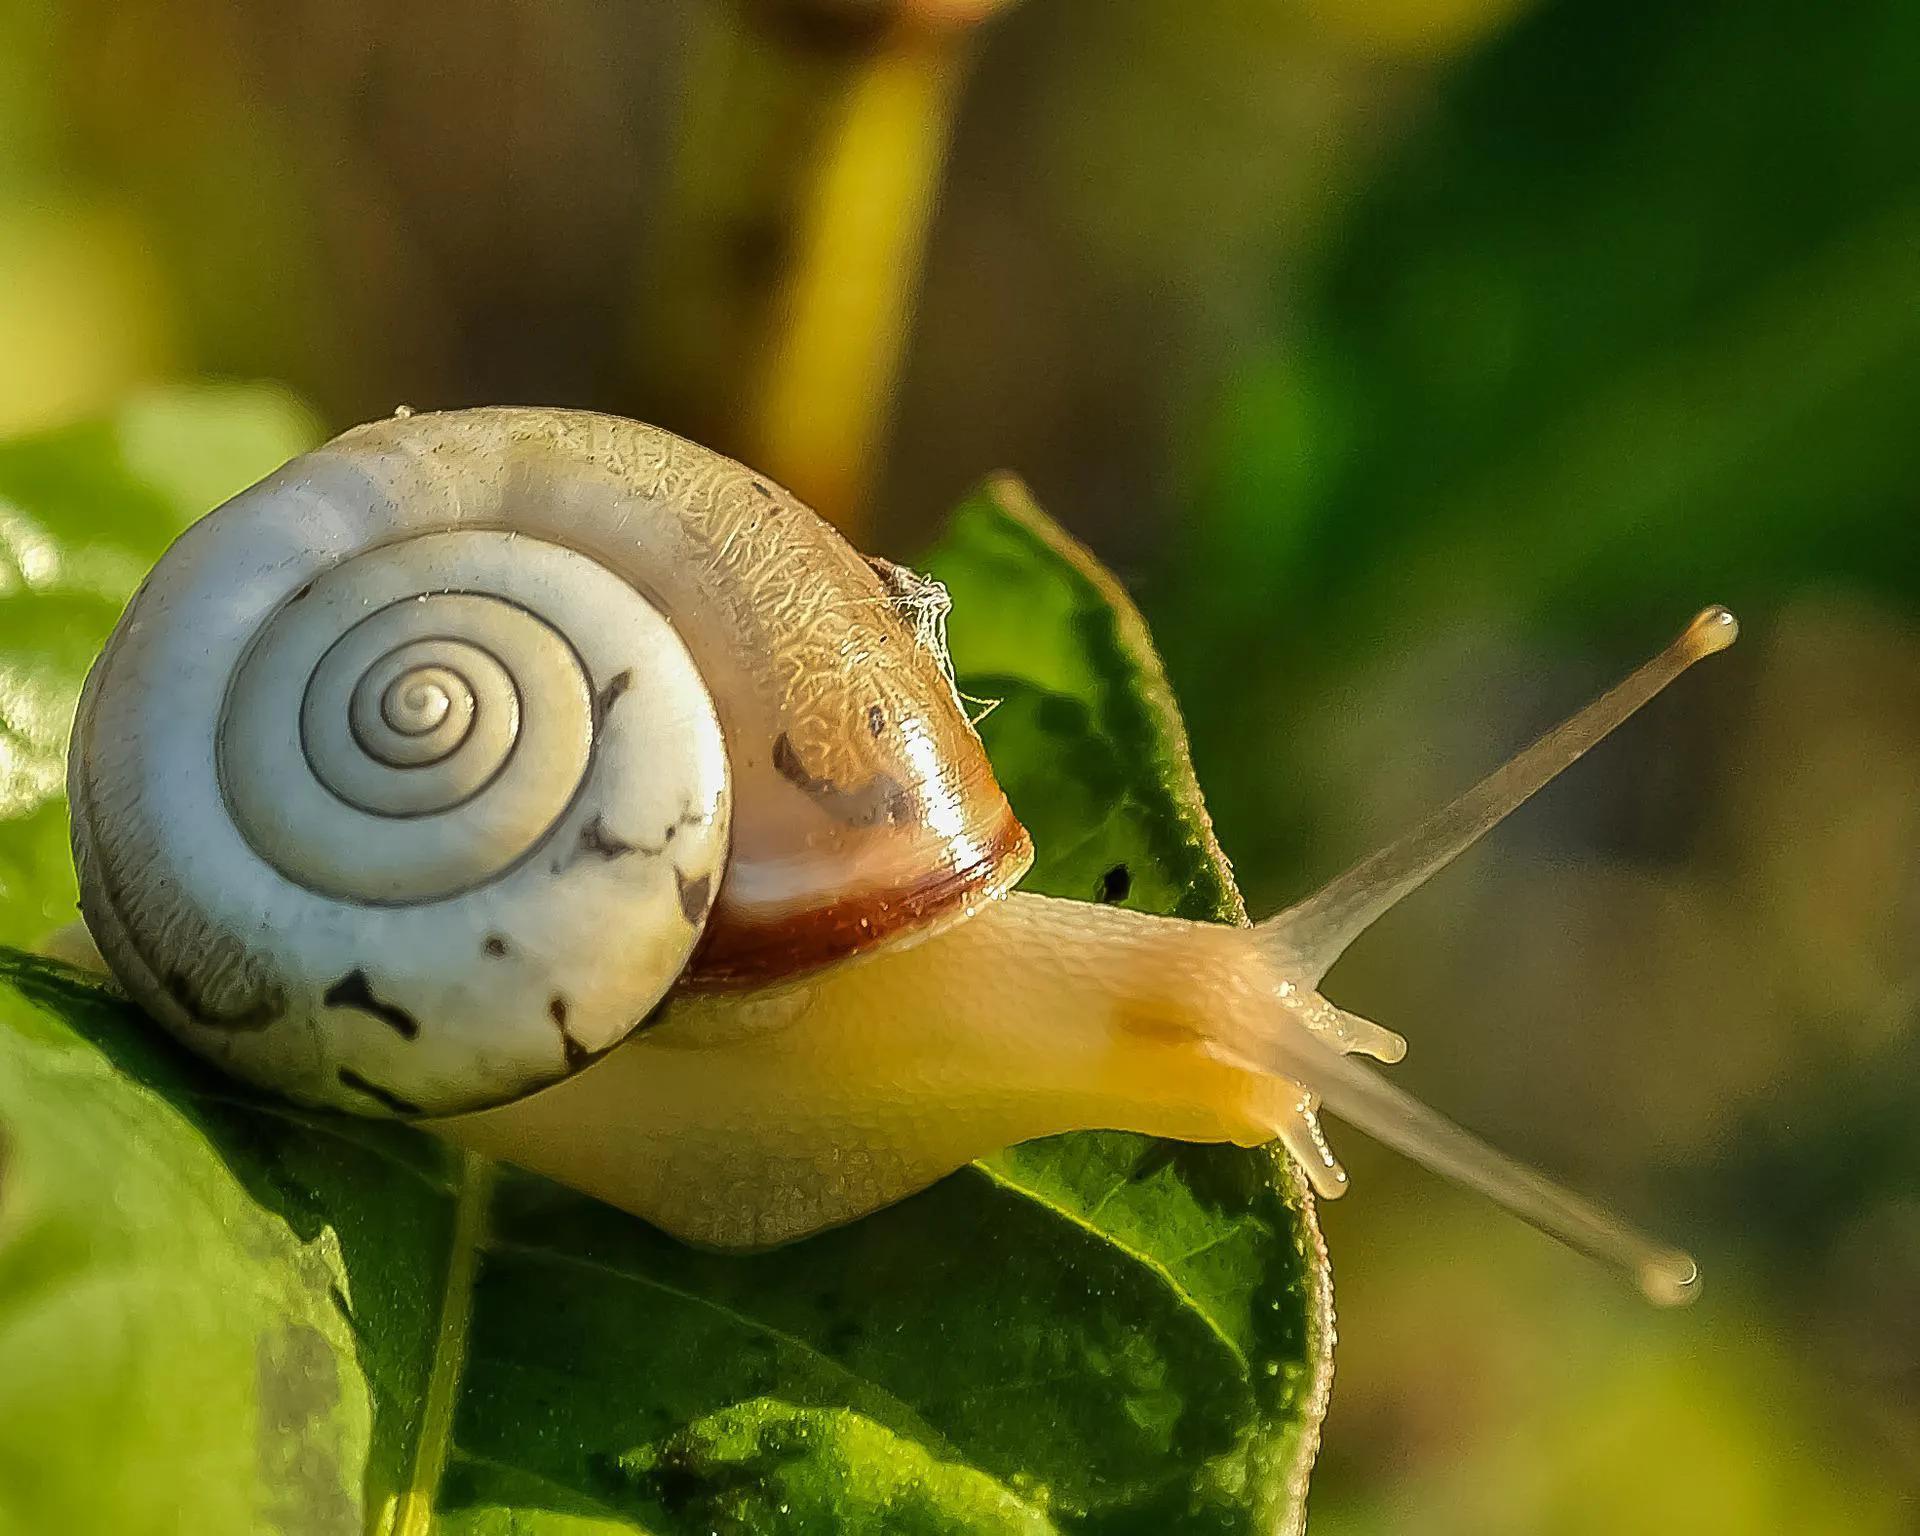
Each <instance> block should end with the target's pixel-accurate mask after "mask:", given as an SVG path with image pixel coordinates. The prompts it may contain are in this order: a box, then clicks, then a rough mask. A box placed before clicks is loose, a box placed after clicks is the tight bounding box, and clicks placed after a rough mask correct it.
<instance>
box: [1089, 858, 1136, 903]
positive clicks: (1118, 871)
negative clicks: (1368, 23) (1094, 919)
mask: <svg viewBox="0 0 1920 1536" xmlns="http://www.w3.org/2000/svg"><path fill="white" fill-rule="evenodd" d="M1132 889H1133V871H1132V870H1130V869H1128V868H1127V866H1126V865H1124V864H1116V865H1114V866H1113V868H1112V869H1110V870H1108V871H1107V872H1106V873H1105V874H1104V875H1102V876H1101V877H1100V890H1099V893H1098V894H1097V895H1096V896H1095V897H1094V899H1095V900H1096V901H1098V902H1099V903H1100V904H1101V905H1102V906H1109V907H1110V906H1112V905H1113V904H1114V903H1115V902H1116V901H1125V900H1126V899H1127V894H1128V893H1129V892H1130V891H1132Z"/></svg>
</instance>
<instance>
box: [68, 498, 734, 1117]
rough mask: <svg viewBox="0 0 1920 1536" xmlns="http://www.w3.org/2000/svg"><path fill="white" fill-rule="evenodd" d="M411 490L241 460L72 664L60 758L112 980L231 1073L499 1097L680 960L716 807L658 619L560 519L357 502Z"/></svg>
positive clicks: (702, 899)
mask: <svg viewBox="0 0 1920 1536" xmlns="http://www.w3.org/2000/svg"><path fill="white" fill-rule="evenodd" d="M418 490H419V486H418V485H417V484H411V483H409V482H408V481H407V480H406V479H405V478H404V477H401V478H398V479H389V478H387V477H383V476H377V475H373V476H369V477H367V478H366V479H365V480H364V481H362V482H360V483H359V484H357V485H354V484H351V483H349V484H346V485H341V484H334V485H330V486H325V487H324V488H322V487H319V486H313V485H302V484H300V483H298V482H296V483H294V484H291V485H289V484H286V483H281V484H278V485H276V484H275V483H274V482H271V481H270V482H267V483H266V484H265V485H264V486H262V487H257V488H256V489H255V490H254V491H252V492H249V493H247V494H246V495H244V496H242V497H241V498H239V499H237V500H236V501H235V502H233V503H230V504H229V505H228V506H227V507H226V508H224V509H222V510H221V511H220V512H218V513H216V514H214V515H213V516H211V517H210V518H208V519H206V520H204V521H203V522H202V523H201V524H199V525H196V527H195V528H194V529H193V530H191V531H190V533H189V534H188V536H187V537H186V538H185V539H183V540H182V541H181V543H180V544H179V545H178V546H176V549H175V551H174V552H172V553H170V554H169V556H168V557H167V558H166V560H164V561H163V562H162V564H161V566H160V567H159V568H158V569H157V570H156V572H155V574H154V576H153V577H152V578H151V579H150V580H149V582H148V584H147V586H146V587H145V588H143V590H142V592H141V594H140V596H139V597H138V598H137V599H136V600H135V603H134V604H133V606H132V608H131V609H130V610H129V612H128V614H127V616H126V618H125V619H124V620H123V621H122V624H121V627H120V629H119V630H117V631H116V633H115V637H114V639H113V641H112V642H111V643H110V644H109V646H108V649H107V651H106V652H105V653H104V654H103V656H102V658H101V660H100V662H99V663H98V665H97V666H96V668H95V671H94V673H93V676H92V677H91V678H90V679H89V683H88V688H87V692H86V695H85V697H84V698H83V700H82V704H81V710H80V718H79V720H78V721H77V723H76V737H75V745H76V750H75V753H74V760H73V765H72V769H71V779H72V787H73V801H74V812H75V814H74V840H75V848H76V853H77V858H78V864H79V867H80V869H81V874H82V902H83V907H84V909H85V911H86V913H87V917H88V922H89V925H90V926H91V927H92V928H93V930H94V932H95V935H96V937H97V939H98V940H99V942H100V944H101V948H102V951H103V953H104V954H105V955H106V957H107V959H108V961H109V963H110V964H111V965H112V966H113V968H114V970H115V971H116V973H117V974H118V975H119V976H120V977H121V979H122V980H123V981H124V982H125V983H126V984H127V986H128V987H129V989H130V990H132V991H133V992H134V993H135V994H136V995H137V997H138V998H139V1000H140V1001H141V1002H143V1003H145V1004H146V1005H147V1006H148V1008H149V1009H150V1010H151V1011H152V1012H154V1013H155V1014H156V1015H157V1016H158V1017H160V1018H161V1019H162V1020H163V1021H164V1022H166V1023H167V1024H168V1025H169V1026H170V1027H172V1028H173V1029H174V1031H175V1032H176V1033H178V1034H179V1035H181V1036H182V1037H183V1038H184V1039H185V1040H186V1041H187V1042H188V1043H189V1044H191V1045H193V1046H194V1047H195V1048H197V1049H199V1050H201V1051H202V1052H203V1053H205V1054H207V1055H209V1056H212V1057H214V1058H215V1059H217V1060H218V1061H220V1062H221V1063H222V1064H223V1065H225V1066H227V1067H228V1068H230V1069H231V1070H234V1071H236V1072H238V1073H240V1074H241V1075H242V1076H246V1077H250V1078H253V1079H254V1080H256V1081H259V1082H261V1083H263V1084H266V1085H268V1086H271V1087H273V1088H276V1089H278V1090H280V1091H282V1092H288V1093H291V1094H293V1095H294V1096H295V1097H299V1098H303V1099H307V1100H310V1101H317V1102H320V1103H324V1104H329V1105H334V1106H337V1107H343V1108H348V1109H353V1110H357V1111H360V1112H363V1113H369V1112H370V1113H381V1112H391V1113H426V1114H433V1113H452V1112H459V1111H464V1110H469V1109H475V1108H480V1107H483V1106H485V1105H488V1104H493V1103H498V1102H502V1101H505V1100H508V1099H512V1098H515V1097H519V1096H521V1095H523V1094H525V1093H527V1092H529V1091H531V1090H533V1089H535V1088H538V1087H540V1086H543V1085H544V1084H546V1083H549V1082H552V1081H554V1080H556V1079H558V1078H559V1077H561V1076H563V1075H565V1074H566V1073H567V1072H569V1071H572V1070H574V1069H575V1068H577V1067H578V1066H579V1065H581V1064H582V1063H583V1062H584V1061H585V1060H588V1059H590V1058H591V1057H593V1056H594V1055H597V1054H598V1053H599V1052H601V1051H603V1050H605V1049H607V1048H609V1047H610V1046H612V1045H614V1044H616V1043H618V1041H619V1040H620V1039H622V1038H624V1037H625V1035H626V1034H628V1033H629V1032H630V1031H631V1030H632V1029H633V1028H634V1026H635V1025H636V1024H637V1023H638V1022H639V1021H641V1020H642V1019H643V1018H644V1017H645V1016H646V1015H647V1014H648V1013H649V1012H650V1011H651V1010H652V1009H653V1008H654V1007H655V1005H656V1004H657V1003H658V1002H659V1001H660V999H661V998H662V997H663V996H664V995H665V994H666V993H667V992H668V991H669V990H670V989H671V988H672V986H673V985H674V984H675V983H676V982H677V981H678V980H679V978H680V975H681V973H682V972H683V971H684V969H685V967H686V963H687V960H688V958H689V956H690V955H691V954H692V952H693V948H694V945H695V944H696V942H697V941H698V939H699V937H700V934H701V931H702V929H703V927H704V924H705V921H706V918H707V915H708V912H709V910H710V908H711V903H712V893H713V892H714V891H715V890H716V889H717V887H718V885H719V880H720V876H721V874H722V873H723V869H724V861H725V856H726V850H727V843H728V836H729V821H730V807H731V793H730V789H731V786H730V774H729V768H728V763H727V757H726V750H725V743H724V741H723V738H722V734H721V730H720V725H719V722H718V718H717V715H716V713H715V710H714V706H713V702H712V699H711V697H710V696H709V694H708V691H707V685H706V682H705V680H704V678H703V676H702V674H701V673H700V671H699V669H698V668H697V666H696V665H695V662H694V660H693V658H692V656H691V654H690V653H689V651H688V650H687V648H686V646H685V644H684V643H683V642H682V641H681V639H680V638H679V636H678V634H677V632H676V630H675V628H674V626H673V624H672V623H671V622H670V621H669V620H668V618H667V617H666V616H665V615H664V614H662V613H661V612H660V611H659V610H658V608H656V607H655V605H654V604H653V602H652V601H651V600H650V599H649V598H648V597H647V596H645V595H644V594H642V593H641V592H640V591H639V590H638V589H637V587H636V586H635V585H634V584H633V581H632V580H631V579H630V578H629V577H628V576H627V575H625V574H623V573H621V572H619V571H617V570H614V569H611V568H609V566H608V565H606V564H603V563H602V562H601V561H600V560H598V559H595V558H594V557H592V556H590V555H587V554H583V553H581V552H579V551H576V550H574V549H571V548H569V547H567V546H565V545H564V544H560V543H556V542H553V541H551V540H548V539H541V538H534V537H530V536H528V535H526V534H523V533H518V532H511V531H507V530H504V529H500V528H488V527H460V526H455V527H451V528H448V527H435V526H433V525H432V524H431V523H429V524H428V525H427V526H425V527H424V528H421V527H419V526H418V525H416V526H413V527H408V526H406V524H405V523H404V522H400V523H397V524H396V521H395V520H393V519H388V518H385V517H382V516H381V515H380V512H381V507H380V497H381V495H382V494H400V493H405V494H407V495H408V497H409V499H410V501H411V500H412V498H413V497H414V496H415V495H416V494H417V492H418ZM316 496H317V497H318V498H319V505H320V506H321V507H323V508H324V509H325V510H326V512H327V513H328V514H329V515H328V516H326V517H315V516H314V512H315V510H316V507H315V500H316ZM343 508H344V510H345V511H346V512H347V513H349V514H353V515H355V517H356V519H357V520H358V521H359V522H360V523H361V526H360V527H358V528H357V529H354V530H351V531H349V534H348V538H347V540H346V542H345V543H344V544H342V543H341V542H340V541H339V539H338V535H339V534H340V532H341V531H342V530H341V526H340V524H341V521H342V519H341V516H340V514H341V512H342V510H343ZM396 535H397V536H396ZM289 544H291V545H293V546H294V547H293V548H292V549H291V550H289V548H288V545H289Z"/></svg>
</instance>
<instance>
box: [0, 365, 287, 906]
mask: <svg viewBox="0 0 1920 1536" xmlns="http://www.w3.org/2000/svg"><path fill="white" fill-rule="evenodd" d="M315 436H316V432H315V426H314V423H313V420H312V418H311V417H309V416H308V414H307V413H306V411H305V410H304V408H302V407H301V406H300V405H298V404H297V403H296V402H295V401H294V400H293V399H292V398H291V397H289V396H288V395H286V394H285V393H283V392H282V391H280V390H277V389H271V388H264V387H261V386H257V385H256V386H246V387H236V386H220V387H214V386H199V387H194V388H175V389H167V390H158V391H154V392H152V393H150V394H146V395H143V396H140V397H138V398H137V399H135V400H132V401H130V402H129V403H128V404H127V405H126V406H124V407H123V408H122V409H121V410H119V411H118V412H116V413H115V414H114V415H113V416H112V417H111V418H109V419H107V420H105V421H94V422H86V423H82V424H80V425H77V426H71V427H62V428H59V429H57V430H55V431H50V432H45V433H40V434H36V435H35V436H32V437H22V438H16V439H14V440H12V441H9V442H4V443H0V942H4V943H13V944H35V943H38V942H39V941H40V940H41V939H42V938H44V937H45V936H46V934H47V933H48V932H49V931H50V930H52V929H54V928H57V927H59V926H60V925H61V924H64V923H67V922H70V921H72V919H73V902H74V886H73V862H72V858H71V856H70V855H69V853H68V851H67V815H66V803H65V798H64V795H65V773H66V751H67V732H68V731H69V730H70V729H71V728H72V725H73V708H74V704H75V701H76V700H77V699H78V698H79V696H80V684H81V683H82V682H83V681H84V680H85V678H86V673H87V668H88V666H89V665H91V664H92V661H93V658H94V655H95V654H96V653H97V652H98V651H99V649H100V646H101V643H102V642H103V641H105V639H106V638H107V632H108V631H109V630H110V629H112V628H113V623H114V620H116V619H117V618H119V617H120V610H121V609H122V608H123V607H124V606H125V605H126V601H127V599H128V598H129V597H131V596H132V595H133V589H134V588H135V587H136V586H137V585H138V584H139V582H140V579H141V578H142V577H143V576H145V575H146V573H147V570H148V568H149V567H150V566H151V565H152V564H153V562H154V561H155V560H156V559H158V558H159V556H160V552H161V551H162V550H163V549H165V548H166V547H167V545H168V544H169V543H171V542H172V541H173V539H174V537H175V535H177V534H178V533H179V532H180V531H181V529H183V528H185V527H186V526H187V524H188V523H190V522H192V521H193V520H194V519H195V518H196V517H198V516H199V515H200V514H201V513H203V512H205V511H206V510H207V509H208V508H209V507H211V506H213V505H215V504H216V503H218V502H221V501H224V500H225V499H226V498H227V497H229V496H231V495H232V494H233V493H234V492H236V491H239V490H243V489H244V488H245V487H247V486H248V485H251V484H252V483H253V482H254V481H255V480H258V479H260V478H261V477H262V476H263V475H265V474H267V473H269V472H270V471H272V470H274V469H277V468H278V467H279V466H280V465H281V464H283V463H285V462H286V461H287V460H288V459H290V458H292V457H293V456H294V455H295V454H296V453H299V452H301V451H302V450H303V449H305V448H307V447H309V446H310V445H311V444H312V442H313V440H314V438H315Z"/></svg>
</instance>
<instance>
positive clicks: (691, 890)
mask: <svg viewBox="0 0 1920 1536" xmlns="http://www.w3.org/2000/svg"><path fill="white" fill-rule="evenodd" d="M673 878H674V880H675V881H676V882H678V884H679V886H680V910H681V911H682V912H683V913H685V914H686V919H687V921H688V922H689V923H690V924H692V925H693V926H694V927H695V928H698V927H699V926H700V925H701V924H702V923H704V922H705V921H706V920H707V909H708V908H710V907H711V906H712V905H713V876H712V875H711V874H706V875H701V876H699V877H697V878H696V879H691V880H690V879H688V878H687V876H686V875H685V874H684V873H683V872H682V871H681V870H679V869H675V870H674V872H673Z"/></svg>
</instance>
